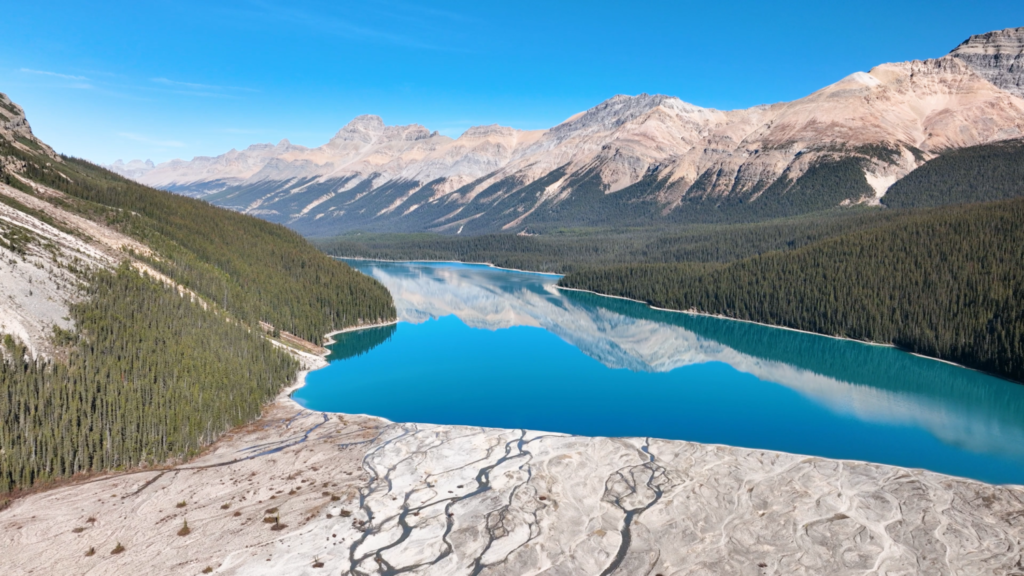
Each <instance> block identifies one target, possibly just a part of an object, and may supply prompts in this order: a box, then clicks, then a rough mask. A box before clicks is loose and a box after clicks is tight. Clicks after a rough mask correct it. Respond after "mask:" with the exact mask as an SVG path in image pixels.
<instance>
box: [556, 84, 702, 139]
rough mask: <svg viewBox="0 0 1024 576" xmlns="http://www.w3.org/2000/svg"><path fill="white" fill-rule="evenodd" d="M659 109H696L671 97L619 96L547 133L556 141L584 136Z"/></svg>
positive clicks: (654, 95)
mask: <svg viewBox="0 0 1024 576" xmlns="http://www.w3.org/2000/svg"><path fill="white" fill-rule="evenodd" d="M663 105H665V106H667V107H670V108H676V109H681V108H685V107H691V108H694V109H698V107H696V106H693V105H691V104H687V103H685V102H683V101H682V100H680V99H679V98H676V97H675V96H665V95H664V94H653V95H652V94H646V93H644V94H639V95H637V96H627V95H623V94H619V95H616V96H613V97H611V98H609V99H607V100H605V101H604V102H601V103H600V104H598V105H597V106H594V107H593V108H591V109H589V110H587V111H586V112H584V113H583V114H580V115H578V116H574V117H572V118H570V119H569V120H566V121H565V122H562V123H561V124H559V125H558V126H555V127H554V128H552V129H551V133H552V134H553V135H555V136H558V137H568V136H570V135H574V134H579V133H584V134H586V133H591V132H597V131H605V130H612V129H614V128H616V127H618V126H621V125H623V124H625V123H627V122H629V121H631V120H635V119H636V118H639V117H640V116H642V115H643V114H645V113H647V112H648V111H650V110H652V109H653V108H656V107H658V106H663Z"/></svg>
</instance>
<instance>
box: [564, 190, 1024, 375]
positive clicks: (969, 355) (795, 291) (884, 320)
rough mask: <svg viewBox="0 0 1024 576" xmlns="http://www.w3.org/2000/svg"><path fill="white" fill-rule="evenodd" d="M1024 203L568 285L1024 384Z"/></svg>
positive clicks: (913, 218)
mask: <svg viewBox="0 0 1024 576" xmlns="http://www.w3.org/2000/svg"><path fill="white" fill-rule="evenodd" d="M1022 262H1024V199H1016V200H1009V201H1002V202H994V203H987V204H979V205H972V206H962V207H949V208H944V209H935V210H932V211H927V212H922V213H916V214H907V215H906V216H905V217H903V218H900V219H898V220H895V221H893V222H892V223H889V224H886V225H883V226H880V227H877V228H873V229H868V230H863V231H858V232H854V233H850V234H845V235H842V236H838V237H835V238H830V239H826V240H822V241H819V242H816V243H813V244H810V245H808V246H805V247H803V248H799V249H796V250H792V251H788V252H776V253H768V254H763V255H760V256H755V257H752V258H748V259H744V260H740V261H737V262H733V263H730V264H725V265H701V264H693V263H690V264H639V265H620V266H612V267H605V268H599V269H591V270H587V271H579V272H575V273H572V274H569V275H567V276H565V277H564V278H562V280H561V281H560V285H562V286H565V287H569V288H580V289H587V290H593V291H596V292H600V293H604V294H613V295H618V296H625V297H628V298H634V299H637V300H642V301H645V302H648V303H651V304H653V305H655V306H659V307H664V308H672V309H677V310H694V311H700V312H707V313H712V314H722V315H725V316H729V317H732V318H739V319H744V320H753V321H756V322H763V323H767V324H773V325H777V326H786V327H791V328H797V329H801V330H808V331H812V332H817V333H821V334H831V335H836V336H844V337H848V338H855V339H860V340H868V341H872V342H883V343H892V344H895V345H897V346H900V347H902V348H905V349H907V350H910V351H912V352H916V353H920V354H924V355H927V356H932V357H936V358H942V359H945V360H950V361H954V362H958V363H961V364H964V365H967V366H970V367H973V368H978V369H981V370H985V371H987V372H991V373H994V374H999V375H1002V376H1005V377H1008V378H1012V379H1015V380H1018V381H1022V382H1024V306H1022V305H1021V303H1022V302H1024V267H1022V266H1021V263H1022Z"/></svg>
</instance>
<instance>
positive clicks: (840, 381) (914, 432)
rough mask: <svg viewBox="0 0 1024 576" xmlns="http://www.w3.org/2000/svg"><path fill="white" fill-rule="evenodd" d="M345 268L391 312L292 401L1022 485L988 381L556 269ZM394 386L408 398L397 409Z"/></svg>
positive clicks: (1002, 407) (1005, 388) (1000, 385)
mask: <svg viewBox="0 0 1024 576" xmlns="http://www.w3.org/2000/svg"><path fill="white" fill-rule="evenodd" d="M350 263H351V264H353V265H354V266H356V267H357V268H358V269H360V270H362V271H363V272H365V273H367V274H369V275H371V276H373V277H374V278H377V279H378V280H380V281H381V282H382V283H383V284H384V285H385V286H387V288H388V289H389V290H390V291H391V293H392V294H393V295H394V298H395V303H396V306H397V309H398V314H399V319H400V324H399V325H398V327H397V328H395V327H390V328H387V329H383V330H384V331H382V332H380V333H379V334H377V335H376V336H374V335H365V336H363V337H362V338H363V341H361V342H357V341H355V340H351V341H350V340H346V338H347V337H343V338H340V339H339V342H338V344H336V345H335V346H336V350H337V355H336V356H335V357H333V358H332V360H334V362H332V365H331V367H329V368H327V369H325V370H323V371H321V372H318V373H314V374H312V375H311V377H310V384H309V385H308V386H307V388H306V389H303V390H301V391H300V392H299V393H298V394H297V395H296V398H297V399H298V400H299V401H300V402H304V403H306V404H307V405H309V406H310V407H314V408H318V409H329V410H337V411H343V412H366V413H371V414H376V415H379V416H384V417H386V418H390V419H393V420H402V421H425V422H434V423H451V424H474V425H484V426H494V427H513V428H515V427H524V428H534V429H542V430H550V431H556V432H567V433H581V434H588V435H608V436H617V435H636V436H648V435H649V436H656V437H670V438H674V439H683V440H695V441H702V442H711V443H723V444H735V445H742V446H747V447H754V448H767V449H776V450H783V451H790V452H797V453H808V454H815V455H822V456H829V457H838V458H850V459H861V460H870V461H879V462H884V463H892V464H899V465H905V466H912V467H914V466H917V467H924V468H930V469H935V470H937V471H943V472H948V473H951V474H956V475H962V476H971V477H976V478H980V479H984V480H989V481H996V482H1017V483H1020V482H1022V481H1024V387H1022V386H1019V385H1016V384H1013V383H1010V382H1007V381H1003V380H1000V379H998V378H994V377H991V376H987V375H984V374H981V373H979V372H975V371H972V370H967V369H964V368H961V367H958V366H953V365H950V364H947V363H943V362H938V361H934V360H930V359H926V358H921V357H917V356H914V355H911V354H907V353H904V352H902V351H899V350H896V349H894V348H891V347H885V346H878V345H871V344H865V343H859V342H851V341H845V340H840V339H835V338H828V337H824V336H818V335H812V334H805V333H800V332H796V331H792V330H783V329H777V328H771V327H766V326H760V325H756V324H751V323H745V322H737V321H732V320H726V319H722V318H713V317H707V316H699V315H691V314H682V313H674V312H666V311H659V310H653V309H651V308H649V307H647V306H644V305H642V304H639V303H635V302H629V301H625V300H621V299H612V298H606V297H601V296H596V295H593V294H587V293H580V292H572V291H565V290H561V289H558V288H556V287H555V283H556V282H557V279H558V278H557V276H548V275H539V274H530V273H519V272H511V271H505V270H499V269H495V268H490V267H487V266H476V265H461V264H436V263H382V262H372V261H352V262H350ZM351 338H355V336H352V337H351ZM339 378H342V379H343V380H345V381H346V382H347V381H352V382H355V381H359V382H367V383H368V384H367V385H365V386H360V389H361V391H362V392H360V393H359V394H363V395H364V396H365V397H364V396H360V395H359V394H356V395H353V394H350V393H349V392H350V391H348V390H346V392H345V393H344V394H339V389H338V388H337V386H336V384H337V381H338V379H339ZM332 382H333V383H334V384H332V386H334V387H331V386H327V384H328V383H332ZM407 382H412V383H413V384H407ZM460 382H461V383H462V384H459V383H460ZM482 383H486V384H482ZM405 386H413V388H412V389H410V390H405V388H403V387H405ZM460 386H465V387H464V388H460ZM382 389H387V390H391V391H392V393H390V394H381V393H380V390H382ZM397 389H402V390H403V392H400V393H403V394H407V395H409V397H410V398H416V399H417V400H416V405H415V406H410V407H409V409H408V410H407V411H402V409H401V408H395V407H394V406H393V405H394V391H395V390H397ZM531 397H533V398H536V397H543V398H548V399H550V402H544V403H538V402H536V401H533V400H530V398H531ZM386 399H390V400H388V401H385V400H386ZM638 399H642V400H638ZM363 400H365V401H366V402H365V403H364V402H363ZM378 400H379V402H378ZM560 403H561V404H563V405H562V406H557V404H560ZM566 403H567V404H568V408H572V410H571V412H572V414H571V415H569V416H566V412H567V411H568V409H567V406H566V405H565V404H566ZM435 404H436V405H437V406H436V410H434V411H432V408H431V407H432V406H434V405H435ZM389 410H397V412H389Z"/></svg>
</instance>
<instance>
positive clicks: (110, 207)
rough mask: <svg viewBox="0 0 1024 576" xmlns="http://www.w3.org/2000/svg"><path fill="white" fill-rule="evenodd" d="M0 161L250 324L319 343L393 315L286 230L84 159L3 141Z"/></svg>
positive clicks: (381, 292)
mask: <svg viewBox="0 0 1024 576" xmlns="http://www.w3.org/2000/svg"><path fill="white" fill-rule="evenodd" d="M2 156H8V157H11V158H16V159H18V160H21V161H23V162H25V167H24V169H23V170H22V171H21V173H22V174H23V175H24V176H26V177H28V178H30V179H32V180H33V181H35V182H38V183H40V184H44V185H46V186H49V187H51V188H53V189H55V190H59V191H62V192H64V193H66V194H68V195H69V196H70V197H72V198H73V199H78V200H80V201H81V202H77V203H76V202H65V207H66V208H69V209H72V210H76V211H80V212H83V213H86V214H89V215H90V216H92V217H99V218H101V219H103V220H104V221H105V222H106V223H107V224H110V225H112V226H115V227H117V228H119V229H121V230H123V231H125V232H127V233H128V234H130V235H132V236H134V237H136V238H138V239H139V240H141V241H142V242H143V243H145V244H147V245H148V246H150V247H151V248H153V249H154V250H155V251H156V252H157V254H158V257H157V258H150V259H149V263H150V264H152V265H153V266H154V267H155V268H157V269H158V270H160V271H161V272H163V273H165V274H167V275H168V276H170V277H172V278H174V279H175V280H177V281H178V282H180V283H181V284H182V285H184V286H185V287H187V288H189V289H191V290H194V291H196V292H197V293H199V294H201V295H202V296H204V297H206V298H208V299H210V300H212V301H214V302H217V303H218V304H220V305H222V306H223V307H225V308H226V309H227V310H229V311H231V312H232V313H233V314H235V315H237V316H239V317H240V318H242V319H244V320H246V321H248V322H255V321H256V320H263V321H265V322H268V323H270V324H273V325H274V326H276V327H278V328H280V329H281V330H287V331H288V332H292V333H294V334H296V335H298V336H301V337H302V338H305V339H307V340H310V341H312V342H315V343H317V344H320V343H321V342H322V337H323V335H324V334H326V333H327V332H330V331H332V330H335V329H339V328H345V327H350V326H354V325H358V324H362V323H376V322H378V321H381V320H385V319H390V318H393V317H394V315H395V311H394V306H393V304H392V302H391V297H390V295H389V294H388V293H387V290H385V289H384V287H383V286H381V285H380V284H379V283H378V282H376V281H375V280H373V279H372V278H369V277H367V276H365V275H363V274H360V273H358V272H356V271H354V270H352V269H351V268H349V267H348V266H346V265H345V264H341V263H338V262H337V261H335V260H333V259H332V258H329V257H327V256H325V255H324V254H322V253H320V252H318V251H317V250H315V249H311V246H310V245H309V243H308V242H307V241H306V240H304V239H303V238H302V237H301V236H299V235H298V234H296V233H295V232H292V231H291V230H288V229H287V228H285V227H283V226H280V225H276V224H271V223H268V222H265V221H263V220H260V219H258V218H254V217H251V216H246V215H242V214H238V213H235V212H232V211H229V210H225V209H222V208H217V207H214V206H212V205H210V204H208V203H206V202H203V201H201V200H195V199H191V198H186V197H182V196H178V195H176V194H173V193H170V192H164V191H160V190H154V189H152V188H148V187H146V186H143V185H141V184H138V183H136V182H133V181H131V180H127V179H125V178H122V177H120V176H118V175H116V174H114V173H112V172H109V171H107V170H105V169H103V168H100V167H98V166H95V165H93V164H90V163H89V162H86V161H84V160H79V159H76V158H68V157H64V158H63V162H61V163H55V162H49V161H48V159H46V158H44V157H41V156H39V155H34V154H29V153H26V152H24V151H23V150H21V149H18V148H15V147H14V146H11V145H10V144H9V143H5V142H3V141H2V140H0V157H2ZM8 179H9V180H10V181H11V183H12V184H15V185H16V184H18V180H17V179H15V178H8ZM22 187H23V188H24V189H26V190H30V189H29V188H27V187H24V186H22Z"/></svg>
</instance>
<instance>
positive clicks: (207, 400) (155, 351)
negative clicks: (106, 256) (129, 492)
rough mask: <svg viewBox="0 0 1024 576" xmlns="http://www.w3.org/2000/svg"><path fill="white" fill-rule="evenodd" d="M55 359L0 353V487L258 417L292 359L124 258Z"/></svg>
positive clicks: (9, 346)
mask: <svg viewBox="0 0 1024 576" xmlns="http://www.w3.org/2000/svg"><path fill="white" fill-rule="evenodd" d="M72 317H73V319H74V321H75V324H76V327H77V333H74V334H62V335H61V336H60V337H61V338H62V339H63V342H62V343H63V344H64V345H65V346H67V355H66V359H63V360H45V359H41V358H37V359H32V358H28V357H26V354H25V350H24V348H23V347H22V346H20V345H19V344H18V343H16V342H15V341H14V339H12V338H11V337H10V336H9V335H8V336H7V337H6V338H5V343H4V357H5V360H4V361H3V362H0V494H2V493H3V492H6V491H9V490H11V489H12V488H15V487H22V488H24V487H29V486H32V485H34V484H36V483H38V482H40V481H46V480H52V479H55V478H61V477H66V476H71V475H73V474H77V473H81V472H93V471H100V470H109V469H113V468H129V467H134V466H140V465H144V464H150V465H152V464H155V463H160V462H162V461H164V460H166V459H168V458H171V457H187V456H190V455H193V454H195V453H196V452H197V451H198V450H199V449H200V448H201V447H203V446H205V445H206V444H208V443H210V442H212V441H213V440H215V439H216V438H217V437H218V436H219V435H220V434H221V433H223V432H225V431H226V430H228V429H229V428H231V427H233V426H238V425H240V424H244V423H246V422H248V421H250V420H252V419H253V418H256V417H257V416H259V414H260V411H261V410H262V409H263V406H264V404H265V403H266V402H268V401H269V400H271V399H272V398H273V397H274V396H275V395H276V394H277V392H278V391H279V390H280V389H281V386H282V385H283V384H285V383H287V382H289V381H290V380H291V379H292V378H293V377H294V374H295V370H296V368H297V363H296V362H295V361H294V360H293V359H292V358H291V357H289V356H288V355H287V354H284V353H282V352H281V351H280V350H277V349H275V348H274V346H273V345H271V344H270V343H269V342H268V341H267V340H266V339H264V338H262V337H261V336H260V334H259V333H258V331H253V330H250V329H248V328H247V327H245V326H243V325H241V324H239V323H238V322H237V321H234V320H232V319H230V318H229V317H227V316H226V315H225V314H222V313H218V312H215V311H212V310H209V311H208V310H203V308H202V306H200V305H199V304H198V303H195V302H192V301H191V300H190V299H188V298H183V297H181V296H180V295H179V294H178V292H177V291H176V290H175V289H174V288H172V287H168V286H164V285H161V284H158V283H156V282H153V281H152V280H149V279H146V278H143V277H142V276H140V275H139V274H137V273H136V272H134V271H133V270H131V269H130V268H128V267H127V265H125V266H123V267H121V268H120V269H119V270H117V271H114V272H107V271H101V272H97V273H96V274H95V275H94V276H93V277H92V278H91V281H90V287H89V291H88V298H87V299H86V300H85V301H83V302H82V303H80V304H78V305H76V306H74V307H73V308H72Z"/></svg>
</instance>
